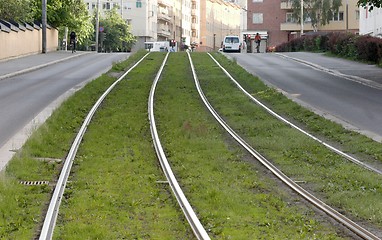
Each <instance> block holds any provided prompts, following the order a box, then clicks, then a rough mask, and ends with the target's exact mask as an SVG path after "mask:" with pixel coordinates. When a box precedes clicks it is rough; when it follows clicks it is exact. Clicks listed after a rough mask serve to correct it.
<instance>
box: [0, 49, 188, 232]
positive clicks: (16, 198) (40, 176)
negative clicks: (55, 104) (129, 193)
mask: <svg viewBox="0 0 382 240" xmlns="http://www.w3.org/2000/svg"><path fill="white" fill-rule="evenodd" d="M145 53H146V52H145V51H143V52H139V53H137V54H135V55H133V56H131V57H130V58H129V59H128V60H127V61H125V62H122V63H118V64H116V65H115V66H114V67H113V69H112V70H111V72H114V73H115V72H116V71H121V70H122V69H124V68H127V67H129V66H132V64H133V63H135V62H136V61H137V60H138V59H140V58H141V57H142V56H143V55H144V54H145ZM152 62H157V61H152ZM159 62H160V60H158V64H160V63H159ZM149 65H150V64H149ZM151 65H153V64H151ZM112 75H115V74H112ZM114 81H115V78H113V77H109V76H108V74H107V75H103V76H101V77H100V78H98V79H97V80H94V81H92V82H90V83H89V84H87V85H86V86H85V87H84V89H82V90H80V91H78V92H77V93H75V94H74V96H72V97H71V98H69V99H68V100H67V101H66V102H65V103H64V104H63V105H62V106H61V107H60V108H59V109H57V110H56V111H55V112H54V113H53V114H52V116H51V117H50V118H49V119H48V120H47V122H46V123H45V124H44V125H43V126H41V127H40V128H39V130H38V131H36V132H35V133H33V135H32V136H31V138H30V139H29V140H28V141H27V143H26V144H25V145H24V147H23V149H22V151H20V152H19V153H18V154H17V155H16V156H15V157H14V159H13V160H12V161H11V162H10V163H9V165H8V166H7V168H6V171H5V172H2V173H1V179H0V193H1V194H0V214H1V215H0V238H1V239H31V238H34V237H36V231H37V230H38V229H39V228H40V225H41V224H42V221H43V216H45V213H43V210H44V209H46V208H47V205H46V204H47V202H48V201H49V199H50V193H51V191H52V190H53V188H52V187H50V186H46V185H41V186H23V185H20V184H19V183H18V181H20V180H32V181H33V180H49V181H52V180H54V179H55V178H56V177H58V174H59V170H60V168H61V165H62V164H58V163H55V162H53V163H49V162H45V161H40V160H37V159H36V157H49V158H58V159H64V158H65V155H66V154H67V152H68V150H69V148H70V145H71V142H72V140H73V139H74V137H75V134H76V133H77V131H78V129H79V128H80V126H81V124H82V121H83V119H84V118H85V116H86V115H87V113H88V111H89V110H90V108H91V107H92V105H93V104H94V103H95V101H96V100H97V99H98V98H99V96H100V95H101V94H102V93H103V92H104V91H105V90H106V89H107V88H108V87H109V86H110V85H111V84H112V83H113V82H114ZM147 95H148V93H147ZM131 115H133V116H134V115H135V114H131ZM141 130H142V131H143V129H141ZM125 140H127V137H126V139H125ZM111 145H113V144H110V142H109V143H108V145H107V146H111ZM149 147H150V146H149ZM140 148H141V147H140V146H136V147H135V148H132V149H133V150H134V151H138V150H141V149H140ZM123 150H124V151H126V155H127V151H128V150H127V148H124V149H123ZM150 150H151V151H152V148H151V147H150ZM129 151H130V150H129ZM143 151H144V152H145V151H147V149H144V150H143ZM138 153H139V152H138ZM120 157H121V158H122V157H123V156H120ZM126 157H127V156H126ZM117 158H118V157H117ZM80 161H84V157H83V158H82V159H80ZM107 167H109V166H106V167H105V168H107ZM151 167H153V166H151ZM100 169H102V167H101V168H100ZM157 171H158V172H159V173H160V170H159V169H158V170H157ZM109 175H110V173H109ZM107 176H108V175H106V177H107ZM146 178H153V179H155V178H156V176H155V175H154V174H151V175H148V176H146ZM93 180H94V179H93ZM114 180H115V179H114ZM118 180H119V181H116V182H115V183H114V187H113V189H114V190H115V189H119V188H120V187H121V186H122V185H126V182H125V180H126V179H123V178H121V179H118ZM153 181H154V180H153ZM96 183H97V184H101V183H102V181H101V183H100V181H99V180H98V181H96ZM154 183H155V182H154ZM86 184H88V183H85V184H84V185H85V186H86ZM127 184H129V183H127ZM69 187H73V185H70V184H69ZM71 191H72V189H69V190H68V191H67V192H66V197H69V196H71V194H72V192H71ZM137 193H138V194H137V197H135V200H131V201H132V204H130V206H131V207H133V208H136V209H137V212H141V210H139V209H140V208H139V206H140V205H141V204H140V198H139V196H140V192H139V191H137ZM146 193H147V192H146ZM90 194H92V193H90ZM105 194H106V198H108V199H110V200H112V199H114V198H113V197H114V195H115V193H110V194H108V193H107V192H105ZM150 194H152V195H154V196H155V194H157V195H158V196H161V197H163V198H164V199H165V200H164V201H166V199H169V200H167V201H168V202H170V204H168V202H166V204H164V203H163V205H166V206H167V205H170V206H171V201H172V198H171V197H170V194H168V193H167V192H166V188H165V187H163V186H162V187H161V186H160V184H159V188H158V190H157V192H155V191H153V192H152V193H150ZM95 195H96V194H94V193H93V196H95ZM121 196H123V195H121ZM114 200H115V202H116V203H118V201H117V200H118V199H114ZM65 201H66V199H64V202H65ZM106 203H110V201H109V202H106ZM106 203H105V204H106ZM84 204H85V205H87V204H88V205H91V206H94V201H92V200H91V201H89V202H87V203H84ZM153 205H154V204H153ZM146 207H147V206H146ZM160 207H162V206H160ZM110 208H113V209H115V210H114V211H117V210H119V211H121V210H122V209H116V208H115V206H112V205H110ZM153 208H154V206H153ZM165 208H166V207H165ZM167 208H169V207H167ZM170 209H171V207H170ZM80 210H82V209H80ZM177 211H178V210H177V209H176V210H168V211H165V213H164V214H163V215H164V217H158V218H166V217H167V218H171V219H172V217H173V215H174V214H173V213H174V212H176V214H178V213H177ZM79 212H80V211H78V212H76V213H75V214H74V215H69V217H68V215H67V217H68V218H69V219H70V218H71V217H73V218H78V217H79V215H78V213H79ZM105 212H106V211H105ZM112 213H113V212H110V214H112ZM158 213H159V212H158ZM94 219H95V217H94ZM94 219H90V223H91V222H93V220H94ZM87 220H89V218H88V219H87ZM138 222H139V221H138ZM177 222H180V224H181V226H180V228H182V230H181V234H187V231H183V228H184V225H183V224H182V221H177ZM109 224H112V223H110V222H109ZM163 224H167V225H168V226H167V225H166V226H165V227H166V228H168V229H170V228H176V227H175V226H174V227H173V226H172V225H173V224H172V223H171V224H170V223H169V222H167V223H166V222H164V223H163ZM105 225H106V224H105ZM117 225H118V224H117ZM142 225H143V224H142ZM80 226H81V227H83V226H84V225H83V224H82V225H80ZM89 226H91V224H89ZM134 226H135V225H132V227H134ZM61 227H62V226H61ZM150 227H151V226H150ZM178 228H179V227H178ZM90 229H91V228H88V230H90ZM111 229H113V228H111ZM154 229H155V228H154ZM187 229H188V228H187ZM98 230H99V231H101V230H102V229H98ZM141 230H142V229H140V228H139V227H136V229H133V230H131V231H130V232H131V233H132V234H134V232H138V233H139V234H137V235H138V236H141V235H140V234H148V233H147V232H143V231H141ZM95 232H97V231H95ZM121 232H123V231H121ZM156 232H157V231H155V233H156ZM158 232H159V231H158ZM185 232H186V233H185ZM90 233H91V232H90ZM60 234H61V235H60V236H63V234H62V233H60ZM70 234H72V235H70ZM113 234H114V233H113ZM171 234H173V233H172V232H171ZM65 236H71V237H69V238H70V239H72V238H75V239H85V238H86V237H83V236H84V235H83V234H76V233H75V234H73V232H72V233H68V235H65ZM73 236H74V237H73ZM98 236H105V235H98ZM186 236H187V235H186ZM111 239H112V238H111Z"/></svg>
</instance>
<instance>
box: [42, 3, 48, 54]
mask: <svg viewBox="0 0 382 240" xmlns="http://www.w3.org/2000/svg"><path fill="white" fill-rule="evenodd" d="M46 19H47V18H46V0H42V19H41V21H42V53H46V22H47V20H46Z"/></svg>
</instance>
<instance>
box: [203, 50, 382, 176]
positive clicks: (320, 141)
mask: <svg viewBox="0 0 382 240" xmlns="http://www.w3.org/2000/svg"><path fill="white" fill-rule="evenodd" d="M208 55H209V56H210V57H211V58H212V60H213V61H214V62H215V63H216V64H217V65H218V66H219V67H220V68H221V69H222V70H223V72H224V73H225V74H226V75H227V76H228V77H229V78H230V79H231V81H233V82H234V83H235V84H236V86H237V87H238V88H239V89H240V90H241V91H243V92H244V93H245V95H247V96H248V97H249V98H251V100H252V101H254V102H255V103H256V104H258V105H259V106H261V107H263V108H264V109H265V110H266V111H267V112H268V113H270V114H271V115H273V116H274V117H276V118H277V119H279V120H281V121H282V122H284V123H286V124H288V125H289V126H291V127H293V128H295V129H297V130H298V131H300V132H301V133H303V134H305V135H306V136H308V137H310V138H312V139H313V140H315V141H317V142H319V143H321V144H322V145H324V146H325V147H327V148H328V149H330V150H331V151H333V152H335V153H337V154H339V155H340V156H342V157H345V158H346V159H348V160H349V161H351V162H353V163H355V164H357V165H359V166H361V167H363V168H365V169H367V170H369V171H372V172H375V173H377V174H379V175H382V171H381V170H379V169H377V168H374V167H372V166H370V165H368V164H366V163H364V162H362V161H360V160H358V159H356V158H355V157H352V156H350V155H349V154H347V153H344V152H342V151H341V150H339V149H338V148H336V147H333V146H331V145H330V144H329V143H326V142H324V141H323V140H321V139H319V138H317V137H315V136H313V135H312V134H310V133H308V132H307V131H305V130H303V129H302V128H300V127H298V126H296V125H295V124H293V123H291V122H289V121H288V120H287V119H285V118H283V117H281V116H280V115H278V114H277V113H276V112H274V111H272V110H271V109H270V108H268V107H267V106H266V105H265V104H263V103H262V102H260V101H259V100H258V99H256V98H255V97H253V96H252V95H251V94H250V93H248V92H247V91H246V90H245V89H244V88H243V87H242V86H241V85H240V84H239V83H238V82H237V81H236V80H235V79H234V78H233V77H232V75H231V74H230V73H229V72H228V71H227V70H226V69H224V67H223V66H222V65H221V64H220V63H219V62H218V61H217V60H216V59H215V58H214V57H213V56H212V55H211V54H210V53H208Z"/></svg>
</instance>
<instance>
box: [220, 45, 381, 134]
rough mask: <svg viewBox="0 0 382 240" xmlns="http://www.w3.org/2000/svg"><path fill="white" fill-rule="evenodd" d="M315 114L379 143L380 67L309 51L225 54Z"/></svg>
mask: <svg viewBox="0 0 382 240" xmlns="http://www.w3.org/2000/svg"><path fill="white" fill-rule="evenodd" d="M227 55H229V56H230V57H233V58H235V59H236V61H237V63H238V64H240V65H241V66H243V67H244V68H245V69H247V71H249V72H251V73H253V74H254V75H256V76H259V77H260V78H261V79H262V80H264V81H265V82H266V83H267V84H269V85H271V86H273V87H275V88H278V89H279V90H280V91H282V92H283V93H284V94H285V95H287V96H288V97H289V98H291V99H293V100H295V101H296V102H298V103H300V104H302V105H304V106H306V107H308V108H310V109H312V110H313V111H315V112H316V113H319V114H320V115H322V116H325V117H327V118H329V119H331V120H334V121H337V122H339V123H341V124H343V125H344V126H345V127H347V128H350V129H352V130H356V131H358V132H361V133H363V134H365V135H367V136H369V137H372V138H373V139H375V140H378V141H382V69H381V68H377V67H375V66H372V65H367V64H360V63H356V62H352V61H348V60H343V59H337V58H331V57H326V56H323V55H322V54H313V53H304V52H301V53H282V54H281V55H280V54H274V53H260V54H246V53H241V54H227Z"/></svg>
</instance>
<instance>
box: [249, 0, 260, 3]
mask: <svg viewBox="0 0 382 240" xmlns="http://www.w3.org/2000/svg"><path fill="white" fill-rule="evenodd" d="M252 2H254V3H255V2H263V0H252Z"/></svg>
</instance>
